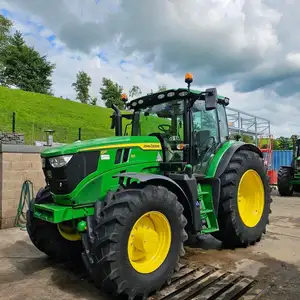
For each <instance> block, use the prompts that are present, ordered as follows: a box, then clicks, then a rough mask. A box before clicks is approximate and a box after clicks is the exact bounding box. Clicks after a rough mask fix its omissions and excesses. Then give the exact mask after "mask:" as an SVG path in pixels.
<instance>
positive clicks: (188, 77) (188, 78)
mask: <svg viewBox="0 0 300 300" xmlns="http://www.w3.org/2000/svg"><path fill="white" fill-rule="evenodd" d="M185 82H186V83H188V84H190V83H192V82H193V75H192V73H186V74H185Z"/></svg>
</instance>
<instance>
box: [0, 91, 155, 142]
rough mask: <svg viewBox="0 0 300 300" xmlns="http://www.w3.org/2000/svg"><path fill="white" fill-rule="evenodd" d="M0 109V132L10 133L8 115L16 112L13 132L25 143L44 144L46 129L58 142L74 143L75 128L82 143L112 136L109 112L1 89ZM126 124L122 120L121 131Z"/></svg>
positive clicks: (59, 99) (76, 136) (76, 138)
mask: <svg viewBox="0 0 300 300" xmlns="http://www.w3.org/2000/svg"><path fill="white" fill-rule="evenodd" d="M0 107H1V111H0V131H3V132H11V131H12V113H13V112H16V132H17V133H23V134H24V136H25V143H26V144H34V142H35V141H36V140H37V141H45V140H46V136H45V133H44V130H47V129H52V130H55V133H54V141H55V142H59V143H71V142H74V141H76V140H78V128H81V130H82V133H81V139H82V140H86V139H94V138H99V137H107V136H112V135H114V130H111V129H110V124H111V118H110V115H111V114H112V112H113V110H112V109H108V108H103V107H98V106H91V105H88V104H82V103H78V102H75V101H71V100H65V99H61V98H56V97H51V96H47V95H42V94H36V93H30V92H24V91H21V90H13V89H8V88H4V87H1V86H0ZM150 119H151V117H150ZM148 121H150V120H148ZM155 121H156V120H155ZM127 122H128V121H127V120H124V121H123V123H124V125H123V126H124V127H123V130H124V128H125V124H126V123H127ZM157 125H158V123H157V122H153V119H151V121H150V122H148V124H147V127H149V128H147V129H146V128H145V129H146V131H149V130H150V129H151V132H152V131H157ZM150 127H151V128H150Z"/></svg>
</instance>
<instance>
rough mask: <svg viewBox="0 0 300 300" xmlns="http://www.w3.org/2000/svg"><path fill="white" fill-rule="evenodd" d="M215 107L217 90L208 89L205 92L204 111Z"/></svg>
mask: <svg viewBox="0 0 300 300" xmlns="http://www.w3.org/2000/svg"><path fill="white" fill-rule="evenodd" d="M216 107H217V89H216V88H210V89H206V91H205V109H206V110H213V109H215V108H216Z"/></svg>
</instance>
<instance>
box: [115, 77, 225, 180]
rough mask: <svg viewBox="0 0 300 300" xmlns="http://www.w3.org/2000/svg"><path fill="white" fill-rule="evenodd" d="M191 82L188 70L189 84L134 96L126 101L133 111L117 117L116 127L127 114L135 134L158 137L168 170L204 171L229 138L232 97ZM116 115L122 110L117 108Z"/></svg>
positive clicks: (163, 167) (187, 80) (162, 166)
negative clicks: (192, 85)
mask: <svg viewBox="0 0 300 300" xmlns="http://www.w3.org/2000/svg"><path fill="white" fill-rule="evenodd" d="M191 82H192V77H191V74H187V75H186V83H188V88H181V89H169V90H166V91H163V92H158V93H155V94H150V95H146V96H143V97H140V98H137V99H134V100H132V101H130V102H129V103H127V104H126V106H127V108H128V109H130V110H132V111H133V113H132V114H131V115H129V116H125V115H122V116H121V117H120V118H119V119H118V121H117V118H115V126H116V127H122V118H123V117H126V118H130V120H131V121H132V123H131V125H132V129H131V135H132V136H155V137H157V138H158V140H159V141H160V143H161V145H162V149H163V155H162V162H161V169H162V171H165V172H168V171H170V172H172V171H174V172H178V171H179V172H180V171H184V170H186V169H187V168H186V167H188V168H189V166H192V170H191V171H192V173H198V174H199V173H200V174H204V173H205V172H206V170H207V166H208V163H209V160H210V158H211V156H212V155H213V154H215V152H216V150H217V149H218V147H219V146H220V145H221V144H222V143H223V142H225V141H227V140H228V139H229V132H228V127H227V117H226V111H225V106H226V105H228V104H229V99H228V98H225V97H220V96H218V95H217V90H216V89H207V90H206V91H204V92H201V91H197V90H191V89H190V83H191ZM124 98H125V97H124ZM114 115H115V116H118V115H120V113H119V112H118V111H115V114H114ZM116 121H117V122H116ZM117 123H118V125H116V124H117ZM120 131H121V132H122V129H119V130H118V132H120ZM118 132H117V131H116V134H117V133H118Z"/></svg>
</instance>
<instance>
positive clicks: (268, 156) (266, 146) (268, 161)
mask: <svg viewBox="0 0 300 300" xmlns="http://www.w3.org/2000/svg"><path fill="white" fill-rule="evenodd" d="M266 141H267V143H265V142H266ZM272 144H273V136H272V135H270V136H267V137H263V136H262V137H260V139H259V145H258V147H259V148H260V150H261V152H262V153H263V155H264V161H265V166H267V168H268V175H269V177H270V184H271V185H276V184H277V172H276V171H275V170H273V169H272Z"/></svg>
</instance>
